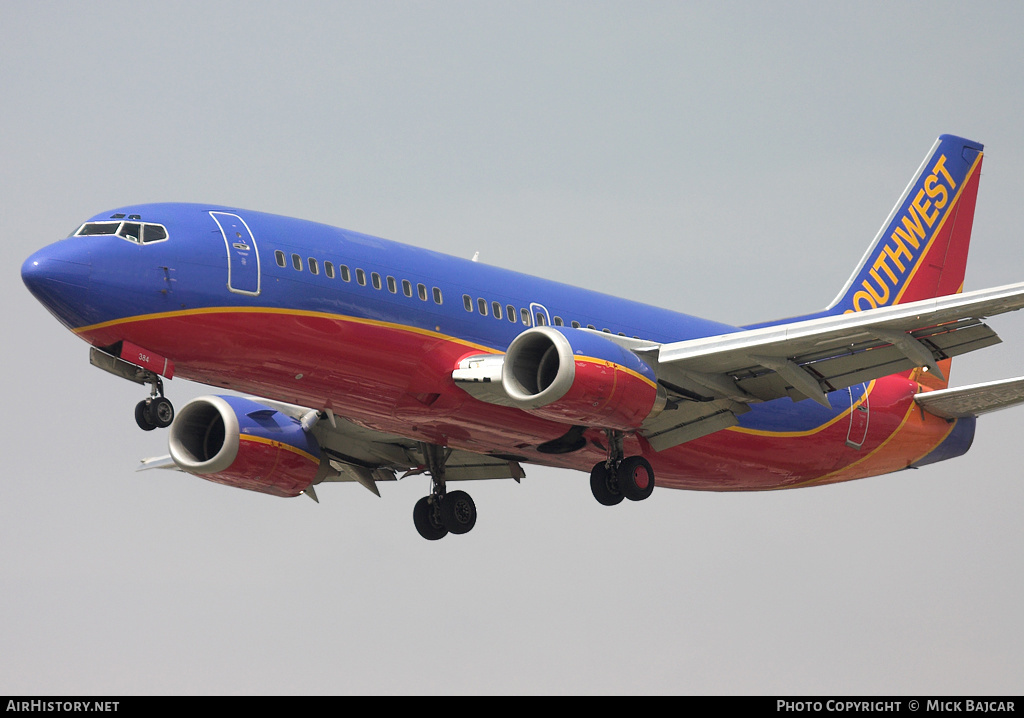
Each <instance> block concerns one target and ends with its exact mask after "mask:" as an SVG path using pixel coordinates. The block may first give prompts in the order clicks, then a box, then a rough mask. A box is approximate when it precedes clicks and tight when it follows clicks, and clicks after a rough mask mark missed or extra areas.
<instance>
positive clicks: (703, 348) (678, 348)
mask: <svg viewBox="0 0 1024 718" xmlns="http://www.w3.org/2000/svg"><path fill="white" fill-rule="evenodd" d="M1022 307H1024V283H1019V284H1012V285H1007V286H1005V287H997V288H994V289H983V290H979V291H975V292H969V293H965V294H955V295H951V296H946V297H939V298H936V299H926V300H922V301H918V302H911V303H908V304H899V305H896V306H891V307H881V308H878V309H871V310H868V311H863V312H856V313H848V314H841V315H838V316H829V317H822V318H818V319H809V320H804V321H798V322H792V323H790V324H782V325H778V326H771V327H762V328H760V329H751V330H747V331H740V332H735V333H732V334H722V335H719V336H713V337H706V338H703V339H692V340H689V341H682V342H675V343H671V344H662V345H657V346H649V347H639V346H636V347H634V348H633V351H634V353H636V354H637V355H638V356H640V357H641V358H643V359H644V360H646V361H648V362H649V363H650V364H651V365H652V366H654V369H655V373H656V374H657V376H658V380H659V382H661V383H663V385H665V386H666V387H667V388H671V386H678V387H680V388H682V389H685V390H686V391H688V392H691V393H694V394H697V395H699V396H702V397H706V398H707V399H708V400H713V399H729V400H732V401H735V402H740V403H750V402H758V401H768V400H771V399H778V398H780V397H784V396H789V397H791V398H793V399H794V400H800V399H804V398H810V399H814V400H815V401H817V402H819V403H820V404H823V405H825V406H826V407H827V406H828V400H827V399H826V397H825V394H826V393H827V392H830V391H835V390H837V389H843V388H846V387H848V386H852V385H854V384H859V383H862V382H866V381H870V380H872V379H877V378H879V377H883V376H888V375H889V374H895V373H898V372H901V371H905V370H907V369H912V368H915V367H920V366H924V367H928V368H929V369H930V370H931V371H933V372H935V373H936V374H938V375H939V376H941V375H942V374H941V372H940V371H939V368H938V365H937V363H938V361H939V360H941V359H947V358H950V357H954V356H958V355H960V354H965V353H967V352H970V351H974V350H976V349H982V348H984V347H987V346H991V345H992V344H997V343H999V341H1000V340H999V337H998V336H996V333H995V332H993V331H992V330H991V329H990V328H989V327H988V326H986V325H985V324H984V323H983V321H982V319H983V318H984V317H988V316H993V315H996V314H1002V313H1004V312H1010V311H1015V310H1017V309H1020V308H1022Z"/></svg>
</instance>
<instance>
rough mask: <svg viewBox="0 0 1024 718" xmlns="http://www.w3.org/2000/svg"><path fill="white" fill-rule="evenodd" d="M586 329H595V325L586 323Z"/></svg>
mask: <svg viewBox="0 0 1024 718" xmlns="http://www.w3.org/2000/svg"><path fill="white" fill-rule="evenodd" d="M587 329H595V330H596V329H597V327H595V326H594V325H593V324H588V325H587Z"/></svg>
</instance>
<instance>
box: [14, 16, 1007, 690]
mask: <svg viewBox="0 0 1024 718" xmlns="http://www.w3.org/2000/svg"><path fill="white" fill-rule="evenodd" d="M1022 36H1024V6H1022V5H1020V4H1019V3H1009V2H1007V3H995V2H992V3H982V4H974V5H972V6H971V7H970V8H969V9H968V6H967V5H966V4H958V3H931V2H929V3H892V2H859V3H842V4H841V3H827V4H824V3H771V4H767V3H766V4H760V3H725V2H722V3H688V2H637V1H631V2H618V3H609V2H594V1H588V2H551V1H550V0H546V1H545V2H525V1H519V2H503V3H498V2H481V1H480V0H473V1H472V2H464V3H459V2H438V3H434V2H403V3H391V2H382V1H380V0H374V2H358V3H354V2H324V3H314V2H289V3H267V2H239V3H233V2H210V1H209V0H204V1H203V2H162V3H139V2H137V1H132V2H99V3H79V2H43V1H38V0H33V1H31V2H29V1H25V2H22V1H17V0H0V189H2V199H0V234H2V236H3V238H4V241H3V242H2V243H0V258H2V261H0V268H2V271H3V274H2V277H3V279H4V281H3V282H0V293H2V294H0V299H2V302H3V306H5V307H6V308H7V311H5V312H3V313H0V322H2V323H3V336H5V337H6V338H7V340H6V343H5V345H4V346H5V351H4V357H3V360H2V361H3V362H4V369H5V370H4V371H3V372H2V374H0V382H2V387H3V388H2V395H3V397H4V399H5V411H4V413H3V419H2V421H3V436H4V437H5V438H4V442H5V449H6V450H5V451H4V456H5V459H6V460H5V464H6V466H7V470H6V471H5V477H4V479H3V480H2V481H0V645H2V646H3V649H2V650H0V693H7V694H11V693H15V694H16V693H26V694H91V693H126V694H132V693H143V694H146V693H189V694H190V693H299V694H311V693H313V694H315V693H385V694H392V693H420V692H443V693H506V692H514V693H519V692H523V693H605V692H607V693H649V692H650V693H701V694H706V693H730V694H734V693H755V694H757V693H798V694H821V693H830V692H832V693H842V694H847V693H855V694H871V693H894V694H915V693H924V694H927V693H941V694H959V693H966V694H985V693H1018V694H1019V693H1020V692H1021V689H1022V687H1024V681H1022V679H1021V676H1024V625H1022V621H1021V619H1020V606H1021V602H1022V594H1024V579H1022V570H1021V569H1022V565H1021V562H1022V559H1021V555H1022V549H1024V524H1022V522H1021V521H1020V511H1021V507H1022V506H1024V483H1022V481H1021V471H1020V468H1019V466H1020V459H1021V456H1022V448H1021V443H1020V436H1021V435H1022V432H1024V409H1019V410H1016V411H1014V410H1010V411H1007V412H1003V413H1000V414H995V415H990V416H987V417H984V418H982V419H981V420H979V427H978V429H979V431H978V435H977V438H976V440H975V442H974V446H973V448H972V450H971V452H970V453H969V454H968V455H966V456H965V457H962V458H960V459H957V460H954V461H951V462H946V463H943V464H939V465H936V466H932V467H929V468H927V469H924V470H921V471H908V472H902V473H899V474H895V475H890V476H885V477H877V478H873V479H866V480H861V481H855V482H851V483H847V484H842V485H836V486H829V487H822V488H816V489H805V490H796V491H785V492H771V493H759V494H712V493H696V492H673V491H669V490H659V491H657V492H655V495H654V496H653V497H652V498H651V499H650V500H648V501H645V502H643V503H639V504H632V503H629V502H627V503H626V504H624V505H620V506H619V507H616V508H614V509H608V508H605V507H602V506H600V505H598V504H597V502H595V501H594V500H593V498H592V497H591V495H590V490H589V486H588V482H587V476H586V475H585V474H583V473H574V472H567V471H556V470H547V469H538V468H529V467H528V469H527V474H528V476H527V478H526V479H525V480H524V481H523V482H522V484H521V485H516V484H515V483H513V482H486V483H474V484H472V485H470V486H468V487H467V488H468V489H469V490H470V491H471V493H472V495H473V497H474V499H475V500H476V503H477V506H478V509H479V514H480V518H479V521H478V523H477V526H476V528H475V529H474V530H473V532H472V533H471V534H469V535H467V536H462V537H449V538H446V539H445V540H443V541H440V542H436V543H431V542H427V541H424V540H422V539H421V538H420V537H419V536H418V535H417V534H416V531H415V529H414V528H413V524H412V507H413V504H414V503H415V501H416V500H417V499H418V498H419V497H420V496H422V495H424V494H425V493H426V492H427V489H428V485H427V480H426V479H423V478H414V479H408V480H406V481H405V482H402V483H400V484H397V485H385V486H383V487H382V492H381V493H382V494H383V498H382V499H378V498H376V497H374V496H372V495H371V494H370V493H369V492H367V491H366V490H364V489H362V488H361V487H359V486H357V485H343V486H335V485H332V486H325V487H323V488H322V490H321V491H320V492H319V495H320V499H321V504H320V505H315V504H314V503H313V502H311V501H308V500H306V499H304V498H297V499H292V500H284V499H277V498H273V497H269V496H264V495H259V494H253V493H249V492H245V491H239V490H233V489H228V488H225V487H222V486H217V485H214V484H210V483H208V482H204V481H202V480H200V479H197V478H194V477H190V476H187V475H184V474H174V473H163V472H149V473H146V474H136V473H135V472H134V468H135V466H136V463H137V460H138V459H139V458H142V457H145V456H153V455H159V454H164V453H166V444H165V441H166V434H165V433H160V432H153V433H152V434H144V433H143V432H141V431H139V430H138V428H137V427H136V426H135V422H134V419H133V407H134V405H135V402H137V401H138V400H139V399H141V398H143V396H144V393H145V392H144V390H142V389H141V388H140V387H138V386H136V385H133V384H130V383H129V382H125V381H122V380H119V379H116V378H114V377H112V376H110V375H107V374H104V373H103V372H100V371H98V370H96V369H94V368H92V367H90V366H89V364H88V351H87V347H86V345H85V344H84V343H83V342H81V341H80V340H79V339H77V338H76V337H74V336H73V335H72V334H71V333H69V332H67V331H65V330H64V329H63V328H62V327H61V326H60V325H59V324H58V323H57V322H56V321H54V320H52V318H51V317H50V316H49V314H47V312H46V311H45V310H44V309H43V308H42V306H41V305H39V304H37V303H36V301H35V300H34V299H33V298H32V297H31V295H30V294H29V293H28V291H27V290H26V289H25V288H24V286H23V285H22V283H21V279H20V276H19V270H20V266H21V263H22V261H23V260H24V259H25V258H26V257H27V256H28V255H29V254H30V253H31V252H33V251H34V250H35V249H37V248H38V247H41V246H43V245H45V244H48V243H50V242H52V241H55V240H56V239H59V238H61V237H63V236H66V234H67V233H68V232H69V231H70V230H72V229H73V228H74V227H75V226H76V225H77V224H79V223H80V222H81V221H82V220H83V219H85V218H86V217H88V216H90V215H92V214H95V213H97V212H100V211H103V210H106V209H109V208H112V207H115V206H119V205H124V204H128V203H135V202H148V201H199V202H211V203H223V204H228V205H235V206H239V207H244V208H250V209H258V210H263V211H269V212H276V213H280V214H287V215H292V216H297V217H303V218H307V219H313V220H318V221H321V222H326V223H329V224H334V225H338V226H342V227H347V228H350V229H355V230H359V231H363V232H368V233H370V234H376V235H378V236H383V237H388V238H390V239H395V240H399V241H403V242H408V243H411V244H417V245H420V246H425V247H428V248H431V249H435V250H438V251H443V252H448V253H451V254H455V255H459V256H464V257H469V256H472V254H473V252H475V251H479V252H480V254H481V260H482V261H485V262H488V263H491V264H495V265H499V266H502V267H507V268H510V269H516V270H520V271H525V272H530V273H534V274H539V275H543V276H545V277H550V278H553V279H557V280H560V281H565V282H569V283H572V284H577V285H583V286H587V287H591V288H595V289H599V290H603V291H607V292H610V293H613V294H618V295H621V296H626V297H630V298H633V299H639V300H642V301H647V302H650V303H652V304H657V305H661V306H665V307H670V308H674V309H679V310H682V311H686V312H689V313H693V314H698V315H702V316H707V317H709V318H713V319H717V320H722V321H728V322H735V323H745V322H754V321H758V320H764V319H771V318H775V317H780V316H788V315H794V314H798V313H802V312H808V311H813V310H817V309H820V308H822V307H824V306H825V305H826V304H827V303H828V302H829V301H831V299H832V298H833V297H834V296H835V294H836V292H837V291H838V290H839V288H840V287H841V286H842V285H843V283H844V282H845V280H846V278H847V277H848V275H849V273H850V272H851V271H852V269H853V267H854V265H855V264H856V263H857V261H858V260H859V258H860V256H861V254H862V253H863V251H864V250H865V248H866V247H867V244H868V243H869V242H870V240H871V239H872V238H873V237H874V235H875V233H876V231H877V230H878V227H879V226H880V225H881V223H882V220H883V219H885V217H886V215H887V214H888V212H889V210H890V209H891V207H892V205H893V203H894V202H895V200H896V199H897V197H898V196H899V194H900V192H901V191H902V189H903V187H904V185H905V184H906V182H907V180H909V179H910V176H911V174H912V173H913V171H914V169H915V168H916V167H917V165H918V164H919V162H920V161H921V159H922V158H923V157H924V155H925V153H926V151H927V150H928V148H929V147H930V146H931V144H932V142H933V141H934V139H935V137H936V136H937V135H939V134H940V133H943V132H950V133H955V134H961V135H964V136H967V137H970V138H972V139H977V140H980V141H982V142H984V143H985V144H986V151H987V155H986V159H985V165H984V175H983V178H982V183H981V193H980V196H979V200H978V210H977V216H976V221H975V225H974V238H973V243H972V248H971V261H970V264H969V266H968V270H967V288H968V289H978V288H983V287H987V286H995V285H999V284H1005V283H1009V282H1013V281H1020V280H1024V255H1022V251H1021V244H1020V222H1019V219H1018V216H1017V211H1016V210H1017V209H1019V208H1020V205H1021V200H1020V194H1021V191H1022V188H1024V180H1022V178H1021V175H1020V168H1021V167H1024V137H1022V134H1021V131H1020V127H1021V123H1020V118H1021V117H1022V116H1024V101H1022V98H1024V63H1022V62H1021V59H1020V58H1021V52H1022V50H1024V48H1022V42H1021V37H1022ZM991 324H992V326H993V327H994V328H995V329H996V330H997V331H998V332H999V333H1000V335H1001V336H1002V337H1003V339H1004V342H1005V343H1004V344H1003V345H1000V346H998V347H995V348H992V349H989V350H986V351H984V352H979V353H977V354H973V355H971V356H968V357H964V358H961V359H958V360H957V361H956V362H955V364H954V367H953V372H952V381H953V384H954V385H963V384H967V383H972V382H978V381H986V380H990V379H998V378H1006V377H1011V376H1018V375H1021V374H1024V362H1022V361H1021V359H1020V356H1021V353H1022V349H1024V317H1020V316H1017V315H1012V316H1002V317H997V318H995V319H993V320H992V322H991ZM168 393H169V395H170V396H171V398H172V399H173V400H174V402H175V404H176V405H177V406H181V405H182V404H183V403H184V402H185V401H186V400H187V399H188V398H190V397H192V396H197V395H199V394H203V393H207V392H206V391H205V389H204V387H202V386H198V385H190V384H188V383H186V382H184V381H178V380H176V381H172V382H170V383H169V384H168Z"/></svg>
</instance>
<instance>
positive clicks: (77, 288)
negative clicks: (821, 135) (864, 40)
mask: <svg viewBox="0 0 1024 718" xmlns="http://www.w3.org/2000/svg"><path fill="white" fill-rule="evenodd" d="M982 155H983V153H982V145H980V144H978V143H976V142H971V141H969V140H965V139H962V138H959V137H954V136H951V135H943V136H941V137H940V138H939V139H938V140H937V141H936V142H935V144H934V145H933V146H932V148H931V150H930V151H929V152H928V154H927V156H926V157H925V159H924V162H923V163H922V164H921V166H920V167H919V168H918V170H917V172H916V173H915V174H914V176H913V178H912V179H911V181H910V183H909V184H908V185H907V188H906V190H905V191H904V192H903V195H902V196H901V197H900V198H899V200H898V201H897V202H896V206H895V207H894V208H893V210H892V212H891V214H890V215H889V217H888V218H887V219H886V220H885V222H884V223H883V225H882V229H881V230H880V231H879V233H878V235H877V236H876V237H875V239H874V241H873V242H871V244H870V246H869V247H868V250H867V252H866V253H865V254H864V257H863V259H862V260H861V262H860V264H859V266H858V267H857V268H856V269H855V270H854V272H853V274H852V276H851V277H850V278H849V280H848V281H847V282H846V284H845V285H844V286H843V287H842V289H841V290H840V291H839V295H838V296H837V297H836V299H835V300H834V301H833V302H832V303H831V304H830V305H829V306H828V307H827V308H826V309H824V310H822V311H819V312H815V313H813V314H808V315H806V316H801V317H796V318H793V319H788V320H783V321H775V322H770V323H765V324H759V325H755V326H747V327H736V326H729V325H726V324H722V323H719V322H715V321H710V320H706V319H699V318H697V317H693V316H689V315H687V314H682V313H679V312H677V311H672V310H667V309H659V308H656V307H652V306H648V305H645V304H640V303H637V302H633V301H629V300H626V299H618V298H615V297H612V296H608V295H606V294H601V293H598V292H594V291H589V290H585V289H577V288H574V287H570V286H567V285H564V284H559V283H556V282H552V281H547V280H544V279H539V278H536V277H532V276H527V275H523V274H518V273H515V272H511V271H507V270H503V269H499V268H496V267H491V266H486V265H484V264H482V263H479V262H474V261H470V260H465V259H459V258H456V257H450V256H445V255H442V254H438V253H435V252H430V251H426V250H423V249H417V248H415V247H411V246H407V245H403V244H399V243H396V242H392V241H388V240H385V239H379V238H377V237H372V236H368V235H365V234H359V233H357V232H352V231H349V230H344V229H337V228H334V227H329V226H326V225H322V224H317V223H313V222H307V221H302V220H297V219H289V218H285V217H280V216H276V215H271V214H265V213H261V212H253V211H249V210H244V209H238V208H235V207H222V206H215V205H203V204H144V205H135V206H130V207H122V208H120V209H115V210H112V211H107V212H103V213H101V214H98V215H96V216H94V217H92V218H91V219H89V220H87V221H86V222H84V223H83V224H82V225H81V226H80V227H79V228H78V229H77V230H76V231H75V232H74V233H73V234H72V235H71V236H70V237H68V238H67V239H63V240H61V241H58V242H56V243H55V244H51V245H50V246H48V247H45V248H43V249H41V250H39V251H38V252H36V253H35V254H33V255H32V256H31V257H29V258H28V260H26V261H25V263H24V265H23V267H22V270H21V273H22V278H23V279H24V282H25V284H26V285H27V286H28V288H29V290H30V291H31V292H32V294H34V295H35V297H36V298H37V299H38V300H39V301H40V302H42V304H43V305H44V306H45V307H46V308H47V309H48V310H49V311H50V312H51V313H52V314H53V315H54V316H55V317H56V318H57V319H58V320H59V321H60V322H61V323H62V324H64V325H65V326H66V327H67V328H68V329H70V330H71V331H73V332H74V333H75V334H77V335H78V336H79V337H81V338H82V339H84V340H85V341H86V342H88V343H89V344H90V345H91V347H90V358H91V361H92V363H93V364H94V365H95V366H97V367H99V368H101V369H104V370H106V371H108V372H110V373H112V374H115V375H117V376H120V377H123V378H125V379H129V380H132V381H134V382H137V383H139V384H140V385H144V386H146V385H148V387H149V395H148V397H146V398H144V399H143V400H142V401H140V402H139V403H138V405H137V406H136V407H135V419H136V421H137V423H138V425H139V426H140V427H141V428H142V429H143V430H146V431H149V430H152V429H155V428H158V427H160V428H166V427H169V432H168V433H169V449H170V454H169V456H167V457H161V458H159V459H153V460H148V461H147V462H146V464H145V466H146V467H161V468H176V469H179V470H181V471H184V472H187V473H190V474H194V475H196V476H199V477H201V478H204V479H207V480H209V481H214V482H217V483H220V484H226V485H228V486H234V487H237V488H242V489H248V490H251V491H260V492H263V493H266V494H272V495H275V496H297V495H299V494H306V495H308V496H310V497H311V498H313V499H317V495H316V490H315V488H314V487H317V486H319V485H321V484H323V483H324V482H342V481H350V482H358V483H359V484H362V485H363V486H364V487H366V488H367V489H369V490H370V491H373V492H374V493H377V494H378V495H379V492H378V483H379V482H382V481H393V480H396V479H397V478H402V477H405V476H408V475H412V474H427V475H429V476H430V478H431V491H430V494H429V495H428V496H425V497H423V498H422V499H421V500H420V501H419V502H418V503H417V504H416V505H415V507H414V509H413V519H414V523H415V526H416V528H417V530H418V531H419V533H420V534H421V535H422V536H423V537H424V538H427V539H430V540H436V539H440V538H442V537H444V536H445V535H447V534H449V533H453V534H461V533H466V532H467V531H469V530H470V529H472V528H473V526H474V524H475V523H476V518H477V509H476V506H475V504H474V502H473V500H472V499H471V498H470V496H469V494H467V493H466V492H465V491H462V490H452V489H451V484H452V483H453V482H461V481H464V480H469V479H515V480H517V481H518V480H519V479H521V478H522V477H523V476H524V475H525V470H524V468H523V467H524V465H526V464H540V465H544V466H554V467H563V468H566V469H576V470H579V471H585V472H589V473H590V486H591V490H592V492H593V495H594V498H596V499H597V501H599V502H600V503H602V504H604V505H608V506H611V505H615V504H617V503H619V502H621V501H622V500H623V499H629V500H631V501H639V500H643V499H646V498H648V497H649V496H650V495H651V493H652V491H653V490H654V487H655V486H658V487H662V488H672V489H693V490H704V491H750V490H763V489H780V488H796V487H802V486H817V485H821V484H829V483H834V482H839V481H848V480H850V479H860V478H864V477H868V476H876V475H879V474H886V473H889V472H892V471H899V470H901V469H906V468H908V467H921V466H925V465H927V464H931V463H934V462H937V461H943V460H946V459H951V458H954V457H956V456H960V455H962V454H964V453H965V452H966V451H967V450H968V448H970V445H971V441H972V439H973V437H974V431H975V420H976V417H977V416H978V415H979V414H982V413H985V412H988V411H992V410H995V409H1001V408H1004V407H1007V406H1011V405H1013V404H1017V403H1020V402H1021V401H1024V377H1022V378H1016V379H1009V380H1004V381H994V382H990V383H986V384H980V385H976V386H968V387H963V388H956V389H951V388H949V387H948V385H947V377H948V376H949V369H950V360H951V359H952V358H953V357H956V356H958V355H960V354H964V353H967V352H970V351H974V350H976V349H983V348H985V347H988V346H991V345H993V344H995V343H997V342H999V338H998V337H997V336H996V334H995V332H994V331H993V330H992V329H990V328H989V327H988V325H987V324H985V319H986V318H988V317H992V316H994V315H997V314H1000V313H1002V312H1007V311H1013V310H1017V309H1020V308H1021V307H1022V306H1024V283H1021V284H1013V285H1009V286H1004V287H999V288H995V289H984V290H978V291H970V292H963V291H962V290H963V283H964V272H965V269H966V266H967V250H968V245H969V243H970V239H971V227H972V224H973V220H974V208H975V200H976V198H977V194H978V181H979V177H980V175H981V164H982ZM174 376H177V377H184V378H186V379H190V380H192V381H196V382H200V383H203V384H208V385H210V386H211V387H215V388H216V390H217V391H218V392H223V391H225V390H226V391H228V392H231V393H228V394H217V395H211V396H204V397H201V398H197V399H194V400H192V401H190V402H188V403H187V404H185V405H184V406H182V407H181V408H180V409H179V410H178V411H177V412H175V410H174V407H173V406H172V404H171V402H170V401H169V400H168V398H167V397H166V396H165V395H164V379H170V378H172V377H174Z"/></svg>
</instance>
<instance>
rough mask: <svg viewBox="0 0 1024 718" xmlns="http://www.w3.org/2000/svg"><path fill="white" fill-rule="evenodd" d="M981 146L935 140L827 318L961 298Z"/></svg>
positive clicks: (945, 138) (950, 138)
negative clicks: (914, 302) (914, 303)
mask: <svg viewBox="0 0 1024 718" xmlns="http://www.w3.org/2000/svg"><path fill="white" fill-rule="evenodd" d="M982 149H983V145H981V144H979V143H977V142H971V141H970V140H965V139H963V138H962V137H954V136H953V135H942V136H940V137H939V139H938V140H936V142H935V144H934V145H933V146H932V148H931V150H930V151H929V152H928V156H927V157H925V159H924V162H922V163H921V166H920V167H919V168H918V170H917V172H916V173H915V174H914V178H913V179H912V180H911V181H910V184H908V185H907V188H906V189H905V190H904V191H903V196H902V197H900V199H899V201H898V202H897V203H896V206H895V207H894V208H893V210H892V212H891V213H890V214H889V218H888V219H887V220H886V221H885V224H884V225H882V229H881V230H880V231H879V233H878V236H876V237H875V240H874V242H872V243H871V246H870V247H869V248H868V251H867V253H866V254H865V255H864V258H863V259H862V260H861V263H860V265H859V266H858V267H857V269H856V271H854V273H853V276H851V277H850V279H849V281H847V283H846V286H845V287H843V290H842V291H841V292H840V293H839V296H838V297H836V299H835V301H834V302H832V304H830V305H829V307H828V308H827V309H826V312H827V313H829V314H844V313H849V312H860V311H864V310H865V309H873V308H875V307H884V306H889V305H892V304H902V303H906V302H913V301H916V300H919V299H931V298H933V297H942V296H946V295H948V294H957V293H958V292H960V291H962V290H963V284H964V271H965V270H966V268H967V249H968V246H969V245H970V243H971V226H972V225H973V223H974V204H975V201H976V199H977V197H978V180H979V178H980V176H981V160H982V156H983V152H982Z"/></svg>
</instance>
